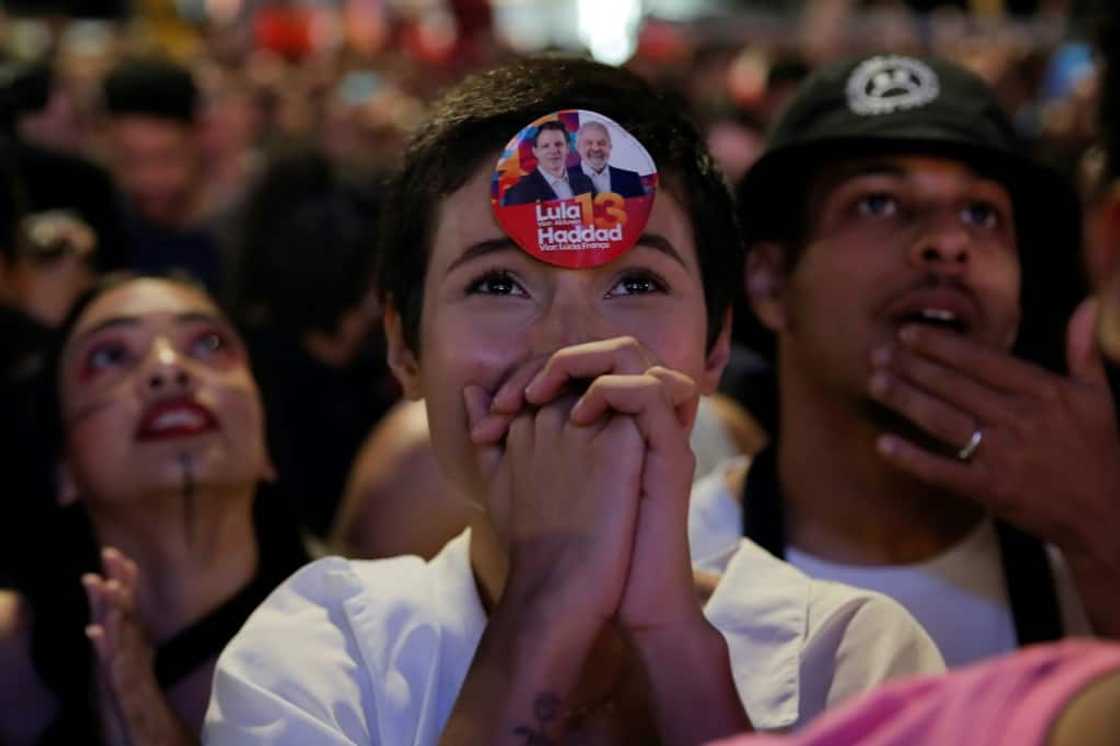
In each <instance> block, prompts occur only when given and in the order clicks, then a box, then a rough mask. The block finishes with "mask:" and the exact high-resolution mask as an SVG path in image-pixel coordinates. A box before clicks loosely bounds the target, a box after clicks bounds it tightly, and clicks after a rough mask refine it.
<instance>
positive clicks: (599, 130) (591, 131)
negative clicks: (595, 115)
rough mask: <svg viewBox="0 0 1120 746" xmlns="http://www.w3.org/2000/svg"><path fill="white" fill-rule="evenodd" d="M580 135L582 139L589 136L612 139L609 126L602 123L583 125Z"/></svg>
mask: <svg viewBox="0 0 1120 746" xmlns="http://www.w3.org/2000/svg"><path fill="white" fill-rule="evenodd" d="M579 137H580V139H581V140H582V139H584V138H587V137H597V138H599V139H602V140H610V139H611V136H610V133H609V132H608V131H607V128H606V127H604V126H603V125H601V124H585V125H583V127H582V128H581V129H580V131H579Z"/></svg>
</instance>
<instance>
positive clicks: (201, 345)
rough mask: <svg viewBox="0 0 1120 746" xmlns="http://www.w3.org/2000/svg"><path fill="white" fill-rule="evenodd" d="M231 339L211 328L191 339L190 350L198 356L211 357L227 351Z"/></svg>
mask: <svg viewBox="0 0 1120 746" xmlns="http://www.w3.org/2000/svg"><path fill="white" fill-rule="evenodd" d="M229 348H230V344H229V341H228V340H227V339H226V336H225V335H224V334H222V333H221V332H219V331H217V330H214V329H209V330H207V331H204V332H202V333H201V334H199V335H198V336H196V337H195V338H194V339H192V340H191V348H190V352H191V354H192V355H194V356H195V357H198V358H209V357H213V356H215V355H219V354H221V353H223V352H227V351H228V350H229Z"/></svg>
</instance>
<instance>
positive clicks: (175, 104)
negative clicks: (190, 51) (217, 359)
mask: <svg viewBox="0 0 1120 746" xmlns="http://www.w3.org/2000/svg"><path fill="white" fill-rule="evenodd" d="M102 88H103V94H104V106H105V156H106V158H107V160H108V165H109V170H110V172H111V173H112V175H113V178H114V180H115V181H116V183H117V185H118V187H119V188H120V190H121V191H122V192H123V194H124V198H125V203H126V205H125V206H126V209H127V218H128V220H127V225H128V230H129V233H130V236H131V238H132V244H133V251H134V256H133V259H132V264H131V268H132V269H134V270H136V271H138V272H168V271H170V270H183V271H187V272H190V273H191V275H193V276H194V277H195V278H196V279H198V280H199V281H200V282H202V283H204V284H205V285H206V287H207V288H209V290H210V291H211V292H212V293H220V292H225V293H227V294H228V292H229V291H230V289H231V288H230V284H231V283H230V281H229V277H228V275H230V274H231V272H232V269H231V267H232V260H228V259H224V258H223V256H222V246H221V245H220V243H219V238H218V231H217V230H216V228H215V226H214V225H211V224H210V222H209V219H208V216H206V215H205V214H204V207H205V205H204V201H205V200H204V187H205V181H204V178H203V169H204V168H205V164H204V163H203V160H202V150H201V145H200V142H199V121H198V116H199V100H198V99H199V95H198V88H197V86H196V85H195V82H194V78H193V76H192V75H191V72H190V71H189V70H187V69H186V68H185V67H183V66H181V65H179V64H178V63H175V62H172V61H170V60H165V59H162V58H150V59H149V58H136V59H126V60H124V61H122V62H121V63H119V64H118V65H117V66H116V67H115V68H113V69H112V70H111V71H110V72H109V74H108V75H107V76H106V77H105V80H104V82H103V84H102Z"/></svg>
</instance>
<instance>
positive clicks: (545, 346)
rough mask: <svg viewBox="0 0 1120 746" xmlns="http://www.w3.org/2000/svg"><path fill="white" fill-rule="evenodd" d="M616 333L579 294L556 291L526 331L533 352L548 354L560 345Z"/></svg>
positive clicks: (569, 344)
mask: <svg viewBox="0 0 1120 746" xmlns="http://www.w3.org/2000/svg"><path fill="white" fill-rule="evenodd" d="M613 336H617V334H616V333H615V332H613V331H612V328H611V324H610V322H609V321H608V320H607V319H605V318H604V317H603V315H602V314H601V313H600V312H599V310H598V308H597V307H596V305H595V304H594V303H589V302H588V299H587V298H586V297H584V296H583V295H582V294H577V293H568V292H563V291H561V292H557V293H556V294H555V296H554V297H553V299H552V302H551V303H549V304H548V306H547V307H546V308H545V309H543V310H542V312H541V314H540V316H539V317H538V318H537V320H536V321H535V322H534V323H533V326H532V329H531V330H530V333H529V340H530V347H531V350H532V353H533V354H534V355H542V356H548V355H551V354H552V353H554V352H556V351H557V350H560V349H563V348H564V347H571V346H573V345H578V344H582V343H584V342H593V341H595V340H599V339H608V338H610V337H613Z"/></svg>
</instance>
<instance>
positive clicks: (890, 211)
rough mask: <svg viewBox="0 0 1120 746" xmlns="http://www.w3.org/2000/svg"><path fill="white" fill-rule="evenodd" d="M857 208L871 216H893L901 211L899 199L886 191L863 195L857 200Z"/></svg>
mask: <svg viewBox="0 0 1120 746" xmlns="http://www.w3.org/2000/svg"><path fill="white" fill-rule="evenodd" d="M856 210H857V211H858V212H859V214H860V215H863V216H866V217H871V218H891V217H894V216H895V215H897V214H898V213H899V211H900V210H899V204H898V200H897V199H896V198H895V197H894V196H893V195H890V194H887V193H885V192H875V193H873V194H865V195H863V196H862V197H860V198H859V199H858V200H857V201H856Z"/></svg>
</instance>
